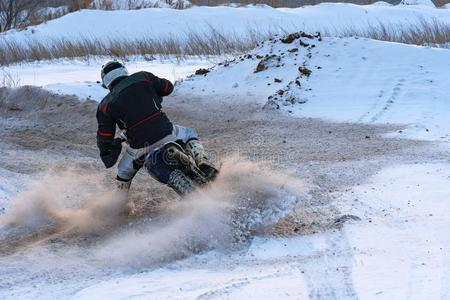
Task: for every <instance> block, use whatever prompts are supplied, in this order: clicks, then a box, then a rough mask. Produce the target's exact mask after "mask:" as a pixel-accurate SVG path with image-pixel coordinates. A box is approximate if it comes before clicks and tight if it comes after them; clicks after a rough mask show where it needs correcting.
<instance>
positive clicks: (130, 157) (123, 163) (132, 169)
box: [116, 146, 145, 214]
mask: <svg viewBox="0 0 450 300" xmlns="http://www.w3.org/2000/svg"><path fill="white" fill-rule="evenodd" d="M141 152H142V153H143V152H145V151H144V150H142V149H132V148H130V147H129V146H128V147H127V149H126V151H125V153H124V155H123V156H122V158H121V160H120V162H119V165H118V170H117V177H116V187H117V190H118V193H120V194H121V195H123V197H124V198H125V199H126V201H127V204H126V206H127V209H128V211H129V213H130V214H134V213H135V205H134V202H133V201H132V200H130V199H129V198H128V191H129V190H130V186H131V182H132V180H133V178H134V176H135V175H136V173H137V172H138V171H139V169H140V168H141V167H142V163H140V161H141V160H142V157H140V156H139V155H140V154H141Z"/></svg>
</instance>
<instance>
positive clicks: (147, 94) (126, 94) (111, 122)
mask: <svg viewBox="0 0 450 300" xmlns="http://www.w3.org/2000/svg"><path fill="white" fill-rule="evenodd" d="M172 91H173V85H172V83H171V82H170V81H168V80H167V79H162V78H158V77H157V76H155V75H153V74H152V73H149V72H138V73H134V74H132V75H130V76H127V77H125V78H124V79H122V80H120V81H119V83H117V84H116V85H115V86H114V87H113V89H112V90H111V91H110V93H109V94H108V95H106V97H105V98H104V99H103V100H102V102H100V104H99V105H98V109H97V121H98V131H97V145H98V147H99V149H100V155H102V152H103V153H105V152H108V148H109V149H112V148H114V135H115V131H116V125H117V126H118V127H119V128H120V129H123V130H126V131H127V138H128V142H129V144H130V146H131V147H132V148H142V147H145V146H146V145H151V144H153V143H155V142H157V141H158V140H160V139H162V138H164V137H165V136H167V135H169V134H170V133H171V132H172V128H173V126H172V123H171V122H170V120H169V119H168V118H167V116H166V114H165V113H164V112H162V111H161V103H162V100H163V99H162V97H163V96H167V95H169V94H170V93H172ZM114 163H115V162H114Z"/></svg>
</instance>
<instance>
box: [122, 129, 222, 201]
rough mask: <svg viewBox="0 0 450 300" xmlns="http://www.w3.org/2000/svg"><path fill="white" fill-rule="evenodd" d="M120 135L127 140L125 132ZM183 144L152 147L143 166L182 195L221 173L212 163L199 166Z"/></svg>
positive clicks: (123, 139)
mask: <svg viewBox="0 0 450 300" xmlns="http://www.w3.org/2000/svg"><path fill="white" fill-rule="evenodd" d="M120 137H121V140H122V141H123V142H126V141H127V139H126V133H125V132H122V134H121V135H120ZM183 145H184V144H183V142H182V141H174V142H167V143H165V144H164V145H162V146H161V147H157V148H155V149H152V150H151V151H150V152H149V153H148V154H147V155H145V158H143V166H144V168H145V169H146V170H147V172H148V173H149V174H150V175H151V176H152V177H153V178H154V179H156V180H157V181H159V182H161V183H163V184H166V185H168V186H170V187H171V188H172V189H173V190H174V191H175V192H177V193H178V194H179V195H181V196H184V195H187V194H189V193H191V192H193V191H194V190H196V189H197V188H199V187H203V186H206V185H207V184H208V183H210V182H212V181H213V180H214V179H215V178H216V176H217V175H218V173H219V171H218V169H217V168H216V167H215V166H213V165H212V164H206V165H202V166H198V165H197V163H196V162H195V160H194V158H193V157H192V156H191V155H190V154H189V153H188V152H187V151H186V150H185V149H184V148H183ZM141 160H142V158H141Z"/></svg>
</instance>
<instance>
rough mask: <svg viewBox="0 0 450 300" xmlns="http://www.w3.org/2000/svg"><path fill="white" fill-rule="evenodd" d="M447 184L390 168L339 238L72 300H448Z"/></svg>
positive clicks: (294, 244) (268, 245)
mask: <svg viewBox="0 0 450 300" xmlns="http://www.w3.org/2000/svg"><path fill="white" fill-rule="evenodd" d="M449 178H450V164H430V165H401V166H396V167H393V168H389V169H386V170H384V171H382V172H380V173H379V174H377V175H375V176H374V177H373V178H371V179H370V181H369V182H368V183H367V184H365V185H362V186H355V187H352V188H351V189H350V190H349V192H348V194H346V195H344V196H341V197H342V198H339V199H338V200H337V201H339V203H340V205H342V206H343V207H345V206H347V207H348V208H347V209H348V212H349V213H353V214H357V215H359V216H361V217H364V219H365V220H364V221H363V222H357V223H352V224H347V225H346V226H345V229H344V230H343V231H342V232H341V231H336V232H328V233H321V234H314V235H311V236H303V237H296V238H290V239H281V238H278V239H273V238H272V239H257V240H256V241H254V243H253V245H252V247H251V248H250V249H249V250H248V251H247V252H246V253H244V254H242V253H240V254H233V255H230V256H223V255H220V254H217V253H209V254H207V255H203V256H198V257H195V258H192V259H189V260H186V261H184V262H182V263H180V264H178V265H176V267H174V266H172V267H171V268H163V269H160V270H156V271H153V272H149V273H143V274H137V275H133V276H127V277H118V278H114V279H112V280H109V281H106V282H102V283H100V284H97V285H94V286H91V287H89V288H86V289H84V290H82V291H80V292H78V293H77V294H76V295H75V296H74V298H75V299H99V298H100V299H127V298H129V297H136V298H139V299H306V298H308V296H310V297H311V298H314V297H315V296H314V291H316V293H317V295H321V296H322V298H321V299H348V298H355V299H425V298H426V299H448V298H449V297H450V286H449V285H448V282H449V281H450V252H449V246H450V235H449V234H446V233H445V232H442V230H443V229H444V228H448V227H449V226H450V220H449V218H448V215H449V213H450V206H449V202H448V201H449V197H450V189H449V188H448V186H449V183H450V180H449ZM355 203H356V205H355ZM314 257H321V258H319V259H314ZM224 265H225V266H226V267H224ZM124 287H126V289H124Z"/></svg>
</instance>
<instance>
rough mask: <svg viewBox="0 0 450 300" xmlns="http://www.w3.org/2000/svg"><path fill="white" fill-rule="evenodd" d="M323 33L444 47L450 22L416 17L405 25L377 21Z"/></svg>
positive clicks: (448, 39)
mask: <svg viewBox="0 0 450 300" xmlns="http://www.w3.org/2000/svg"><path fill="white" fill-rule="evenodd" d="M325 35H328V36H341V37H353V36H358V37H367V38H371V39H374V40H380V41H388V42H397V43H403V44H410V45H420V46H432V47H445V48H449V46H450V24H447V23H443V22H440V21H438V20H436V19H432V20H426V19H418V20H417V21H416V22H413V23H411V24H408V25H406V26H402V25H393V24H384V23H379V24H376V25H368V26H366V27H365V28H364V29H358V28H356V27H353V28H352V27H350V28H347V29H345V30H334V31H329V32H327V33H326V34H325Z"/></svg>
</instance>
